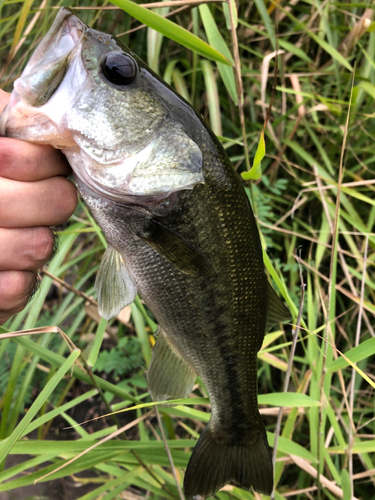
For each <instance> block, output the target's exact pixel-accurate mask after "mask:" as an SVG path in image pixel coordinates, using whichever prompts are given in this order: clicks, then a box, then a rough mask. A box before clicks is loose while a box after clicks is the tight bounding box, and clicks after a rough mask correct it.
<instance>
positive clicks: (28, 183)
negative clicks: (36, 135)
mask: <svg viewBox="0 0 375 500" xmlns="http://www.w3.org/2000/svg"><path fill="white" fill-rule="evenodd" d="M8 100H9V94H6V93H5V92H3V91H2V90H0V113H1V111H2V110H3V108H4V107H5V106H6V104H7V102H8ZM70 174H71V169H70V167H69V164H68V162H67V161H66V159H65V156H64V155H63V154H62V153H60V151H57V150H56V149H54V148H53V147H51V146H45V145H38V144H32V143H28V142H24V141H19V140H16V139H10V138H7V137H1V138H0V325H1V324H3V323H5V321H7V319H9V318H10V316H12V315H13V314H15V313H17V312H19V311H21V310H22V309H23V308H24V307H25V305H26V304H27V301H28V300H29V298H30V296H31V295H32V293H33V292H34V290H35V288H36V286H37V283H38V273H37V269H39V268H40V267H42V266H43V265H44V264H45V263H46V262H47V261H48V260H49V259H50V258H51V256H52V253H53V248H54V237H53V233H52V231H51V229H49V227H48V226H54V225H57V224H61V223H62V222H64V221H66V220H67V219H68V218H69V217H70V215H71V214H72V213H73V212H74V210H75V208H76V206H77V193H76V189H75V187H74V185H73V183H72V182H70V181H69V180H68V179H66V176H69V175H70Z"/></svg>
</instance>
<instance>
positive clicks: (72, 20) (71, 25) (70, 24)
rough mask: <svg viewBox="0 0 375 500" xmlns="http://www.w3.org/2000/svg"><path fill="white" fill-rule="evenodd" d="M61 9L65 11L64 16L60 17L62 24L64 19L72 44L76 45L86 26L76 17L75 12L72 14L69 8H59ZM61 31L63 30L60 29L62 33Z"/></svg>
mask: <svg viewBox="0 0 375 500" xmlns="http://www.w3.org/2000/svg"><path fill="white" fill-rule="evenodd" d="M61 10H63V11H66V12H65V15H66V18H63V19H62V24H63V22H64V21H66V27H67V28H68V32H69V35H70V36H71V37H72V39H73V42H74V44H75V45H77V44H78V43H79V42H80V40H81V38H82V36H83V34H84V33H85V31H86V29H87V28H86V26H85V25H84V24H83V23H82V22H81V21H80V19H78V17H77V16H76V15H75V14H73V12H72V11H70V10H69V9H61ZM60 12H61V11H60ZM56 19H57V17H56ZM63 32H64V30H62V33H63Z"/></svg>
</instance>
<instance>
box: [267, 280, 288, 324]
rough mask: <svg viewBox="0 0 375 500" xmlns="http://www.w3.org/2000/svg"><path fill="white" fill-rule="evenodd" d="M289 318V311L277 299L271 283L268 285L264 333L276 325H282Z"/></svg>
mask: <svg viewBox="0 0 375 500" xmlns="http://www.w3.org/2000/svg"><path fill="white" fill-rule="evenodd" d="M290 318H291V314H290V311H289V309H287V308H286V307H285V306H284V304H283V303H282V301H281V300H280V299H279V297H278V295H277V294H276V292H275V290H274V289H273V288H272V285H271V283H268V309H267V323H266V333H267V332H269V331H270V330H271V328H272V327H273V326H274V325H276V324H277V323H283V322H284V321H288V319H290Z"/></svg>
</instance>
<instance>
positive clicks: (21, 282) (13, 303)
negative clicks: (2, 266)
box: [0, 271, 36, 314]
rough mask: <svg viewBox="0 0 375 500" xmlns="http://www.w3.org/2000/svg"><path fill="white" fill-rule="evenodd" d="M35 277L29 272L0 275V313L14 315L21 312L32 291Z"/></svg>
mask: <svg viewBox="0 0 375 500" xmlns="http://www.w3.org/2000/svg"><path fill="white" fill-rule="evenodd" d="M35 284H36V275H35V273H33V272H30V271H6V272H1V273H0V304H1V312H2V313H4V311H6V312H9V313H10V314H14V313H16V312H19V311H21V310H22V309H23V308H24V307H25V305H26V304H27V301H28V300H29V297H30V296H31V295H32V293H33V291H34V286H35Z"/></svg>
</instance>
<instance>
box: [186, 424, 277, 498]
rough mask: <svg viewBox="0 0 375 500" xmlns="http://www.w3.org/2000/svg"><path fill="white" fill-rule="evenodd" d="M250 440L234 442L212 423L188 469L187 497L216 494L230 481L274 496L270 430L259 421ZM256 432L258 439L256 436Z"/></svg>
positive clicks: (194, 451) (200, 441)
mask: <svg viewBox="0 0 375 500" xmlns="http://www.w3.org/2000/svg"><path fill="white" fill-rule="evenodd" d="M259 426H261V427H258V429H256V432H254V431H252V432H251V436H250V439H247V438H246V432H245V433H244V436H243V440H241V442H238V439H236V442H235V443H234V442H233V440H232V439H231V437H230V436H225V434H224V433H223V432H220V431H213V430H212V429H211V428H210V423H209V424H208V426H207V427H206V428H205V429H204V431H203V433H202V435H201V436H200V438H199V440H198V443H197V444H196V446H195V448H194V450H193V453H192V455H191V457H190V461H189V464H188V467H187V470H186V474H185V480H184V490H185V496H186V499H187V500H203V499H204V498H207V497H210V496H212V495H214V494H215V493H216V492H217V491H218V490H220V488H222V487H223V486H225V485H226V484H232V485H233V486H238V487H239V488H242V489H244V490H250V489H251V488H253V489H254V490H255V491H257V492H258V493H264V494H266V495H270V494H271V492H272V489H273V467H272V456H271V450H270V447H269V446H268V442H267V435H266V430H265V428H264V425H263V422H262V421H261V419H260V421H259ZM254 434H256V435H257V437H258V438H257V439H254Z"/></svg>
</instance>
